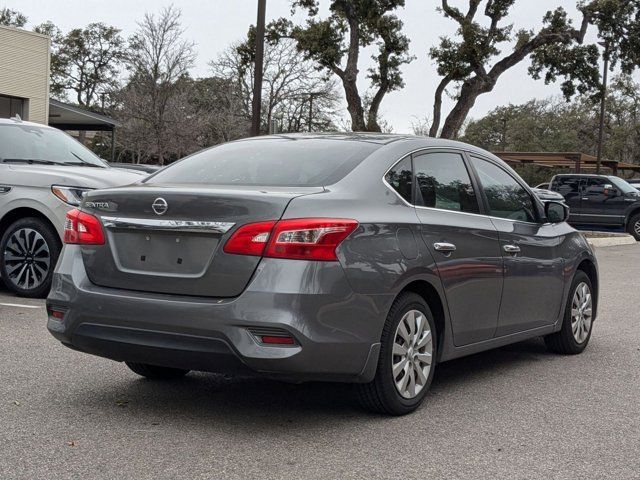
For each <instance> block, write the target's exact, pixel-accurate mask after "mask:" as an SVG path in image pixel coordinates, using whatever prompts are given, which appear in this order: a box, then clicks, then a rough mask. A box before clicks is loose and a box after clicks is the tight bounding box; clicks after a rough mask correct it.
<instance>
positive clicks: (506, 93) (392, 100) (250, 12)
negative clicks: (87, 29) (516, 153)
mask: <svg viewBox="0 0 640 480" xmlns="http://www.w3.org/2000/svg"><path fill="white" fill-rule="evenodd" d="M451 3H452V4H457V5H461V6H462V5H465V4H468V1H467V0H452V2H451ZM575 3H576V2H575V0H519V1H518V2H517V6H515V7H514V8H513V12H512V15H511V20H512V22H513V23H514V24H515V27H516V28H536V27H538V26H539V25H540V24H541V19H542V17H543V15H544V13H545V12H546V11H548V10H550V9H553V8H556V7H557V6H559V5H562V6H564V7H565V8H566V9H567V10H568V11H569V12H570V14H571V15H572V16H573V17H574V18H575V19H576V20H578V13H577V11H576V9H575ZM171 4H173V5H175V6H176V7H179V8H180V9H181V10H182V16H183V18H182V23H183V26H184V28H185V38H187V39H189V40H191V41H193V42H195V43H196V45H197V52H198V60H197V63H196V66H195V68H194V69H193V71H192V72H191V73H192V75H193V76H195V77H198V76H205V75H208V74H209V69H208V66H207V64H208V62H209V61H210V60H211V59H213V58H215V57H216V56H217V55H218V54H219V53H220V52H221V51H222V50H224V49H225V47H226V46H228V45H229V43H231V42H233V41H235V40H239V39H242V37H243V36H244V35H246V32H247V29H248V27H249V25H250V24H252V23H255V19H256V5H257V1H256V0H174V1H169V0H106V1H105V0H0V7H2V6H7V7H9V8H12V9H15V10H19V11H21V12H22V13H24V14H25V15H26V16H27V17H28V19H29V23H28V25H27V28H31V27H33V25H36V24H39V23H42V22H44V21H47V20H51V21H52V22H53V23H55V24H56V25H58V27H60V28H61V29H62V30H63V31H64V32H66V31H68V30H69V29H71V28H75V27H83V26H85V25H87V24H88V23H91V22H104V23H107V24H110V25H114V26H116V27H118V28H120V29H121V30H122V31H123V33H124V34H125V35H127V36H128V35H129V34H131V33H133V32H134V31H135V30H136V27H137V25H136V22H137V21H139V20H140V19H141V18H142V17H143V16H144V14H145V12H152V13H153V12H158V11H159V10H160V9H161V8H162V7H164V6H168V5H171ZM289 4H290V2H289V0H267V21H268V20H269V19H272V18H278V17H281V16H290V9H289ZM321 4H322V5H323V6H324V7H325V8H326V5H328V4H329V0H321ZM438 4H440V1H438V0H406V7H405V8H404V9H401V10H398V16H399V17H400V18H401V19H402V20H403V21H404V31H405V34H406V35H407V36H408V37H409V38H410V40H411V54H412V55H414V56H415V57H416V59H415V60H414V61H413V62H412V63H411V64H409V65H405V66H404V68H403V74H404V79H405V83H406V87H405V88H404V89H403V90H401V91H399V92H393V93H391V94H389V95H387V97H386V98H385V100H384V102H383V104H382V109H381V113H382V115H383V117H384V118H385V119H386V120H387V121H388V122H389V123H390V124H391V125H392V126H393V129H394V131H395V132H398V133H409V132H411V124H412V122H415V121H416V120H417V119H418V118H424V117H425V115H429V116H430V112H431V109H432V102H433V92H434V89H435V86H436V85H437V83H438V81H439V78H438V76H437V74H436V72H435V67H434V65H433V63H432V62H431V61H430V60H429V58H428V56H427V52H428V49H429V47H431V46H432V45H435V44H437V42H438V38H439V37H440V36H441V35H446V34H451V33H453V31H454V29H455V27H454V24H453V22H452V21H451V20H449V19H445V18H443V17H442V16H441V14H439V13H437V12H436V6H437V5H438ZM368 57H369V55H365V56H363V57H361V65H360V70H361V71H362V72H365V71H366V69H367V67H368V66H369V62H370V60H369V58H368ZM527 67H528V62H523V63H522V64H521V65H519V66H517V67H515V68H513V69H512V70H511V71H509V72H508V73H506V74H505V75H503V76H502V78H501V79H500V81H499V82H498V85H497V86H496V88H495V90H494V91H493V92H491V93H488V94H486V95H483V96H481V97H480V99H479V100H478V102H477V104H476V106H475V108H474V109H473V110H472V112H471V116H472V117H476V118H477V117H480V116H482V115H483V114H485V113H487V112H488V111H489V110H491V109H493V108H494V107H496V106H499V105H504V104H508V103H521V102H525V101H527V100H529V99H531V98H534V97H537V98H544V97H548V96H552V95H558V94H559V92H560V90H559V88H558V86H557V85H549V86H548V85H545V84H544V82H542V81H534V80H532V79H530V78H529V77H528V75H527ZM362 76H363V77H364V75H362ZM365 86H366V81H364V80H363V81H362V87H363V88H364V87H365ZM341 93H342V92H341Z"/></svg>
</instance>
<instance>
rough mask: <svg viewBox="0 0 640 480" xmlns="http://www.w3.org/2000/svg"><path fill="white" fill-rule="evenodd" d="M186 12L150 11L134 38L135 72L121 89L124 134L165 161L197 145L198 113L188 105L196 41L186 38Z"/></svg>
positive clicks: (131, 64)
mask: <svg viewBox="0 0 640 480" xmlns="http://www.w3.org/2000/svg"><path fill="white" fill-rule="evenodd" d="M180 18H181V12H180V11H179V10H177V9H175V8H174V7H168V8H165V9H164V10H162V12H161V13H160V14H159V15H158V16H155V15H153V14H149V13H148V14H146V15H145V17H144V19H143V20H142V22H140V23H139V24H138V30H137V32H136V33H135V34H134V35H133V37H132V38H131V39H130V41H129V49H130V54H129V58H128V64H127V68H128V70H129V72H130V78H129V81H128V83H127V85H126V87H125V88H124V89H123V90H122V92H121V95H120V99H119V100H120V105H121V109H120V111H119V117H120V118H121V119H122V120H123V123H124V125H123V127H124V128H123V130H124V136H125V137H124V138H125V140H126V139H130V141H131V146H130V147H129V148H131V149H132V150H134V151H145V152H146V155H147V156H148V157H149V158H152V159H154V160H156V161H157V162H158V163H159V164H160V165H164V164H165V162H167V161H169V160H172V159H175V158H178V157H180V156H181V155H182V154H184V153H185V152H188V151H191V150H193V145H194V144H195V143H197V138H196V137H197V133H196V132H197V131H198V126H197V125H194V123H197V122H199V119H197V118H194V116H192V115H190V114H189V113H190V112H189V110H188V107H189V102H188V93H187V90H188V86H189V84H190V83H189V82H188V72H189V69H190V68H191V67H192V66H193V63H194V61H195V46H194V44H193V43H191V42H188V41H185V40H183V38H182V35H183V33H184V31H183V29H182V26H181V24H180Z"/></svg>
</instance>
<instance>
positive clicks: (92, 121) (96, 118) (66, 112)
mask: <svg viewBox="0 0 640 480" xmlns="http://www.w3.org/2000/svg"><path fill="white" fill-rule="evenodd" d="M49 126H51V127H55V128H58V129H60V130H73V131H79V132H111V161H112V162H113V160H114V159H115V153H116V127H119V126H120V123H119V122H117V121H116V120H114V119H113V118H111V117H107V116H106V115H102V114H100V113H96V112H92V111H90V110H86V109H84V108H81V107H76V106H75V105H69V104H68V103H63V102H60V101H58V100H53V99H49Z"/></svg>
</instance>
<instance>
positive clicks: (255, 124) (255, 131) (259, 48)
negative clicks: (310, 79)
mask: <svg viewBox="0 0 640 480" xmlns="http://www.w3.org/2000/svg"><path fill="white" fill-rule="evenodd" d="M266 9H267V0H258V20H257V22H256V45H255V51H256V58H255V65H254V72H253V102H252V105H251V107H252V108H251V136H253V137H255V136H258V135H260V113H261V107H262V74H263V72H262V68H263V61H264V18H265V11H266Z"/></svg>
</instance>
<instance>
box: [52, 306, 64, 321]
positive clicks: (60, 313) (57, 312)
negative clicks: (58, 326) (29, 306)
mask: <svg viewBox="0 0 640 480" xmlns="http://www.w3.org/2000/svg"><path fill="white" fill-rule="evenodd" d="M66 313H67V311H66V310H63V309H60V308H57V307H49V316H50V317H53V318H55V319H56V320H62V319H63V318H64V316H65V315H66Z"/></svg>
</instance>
